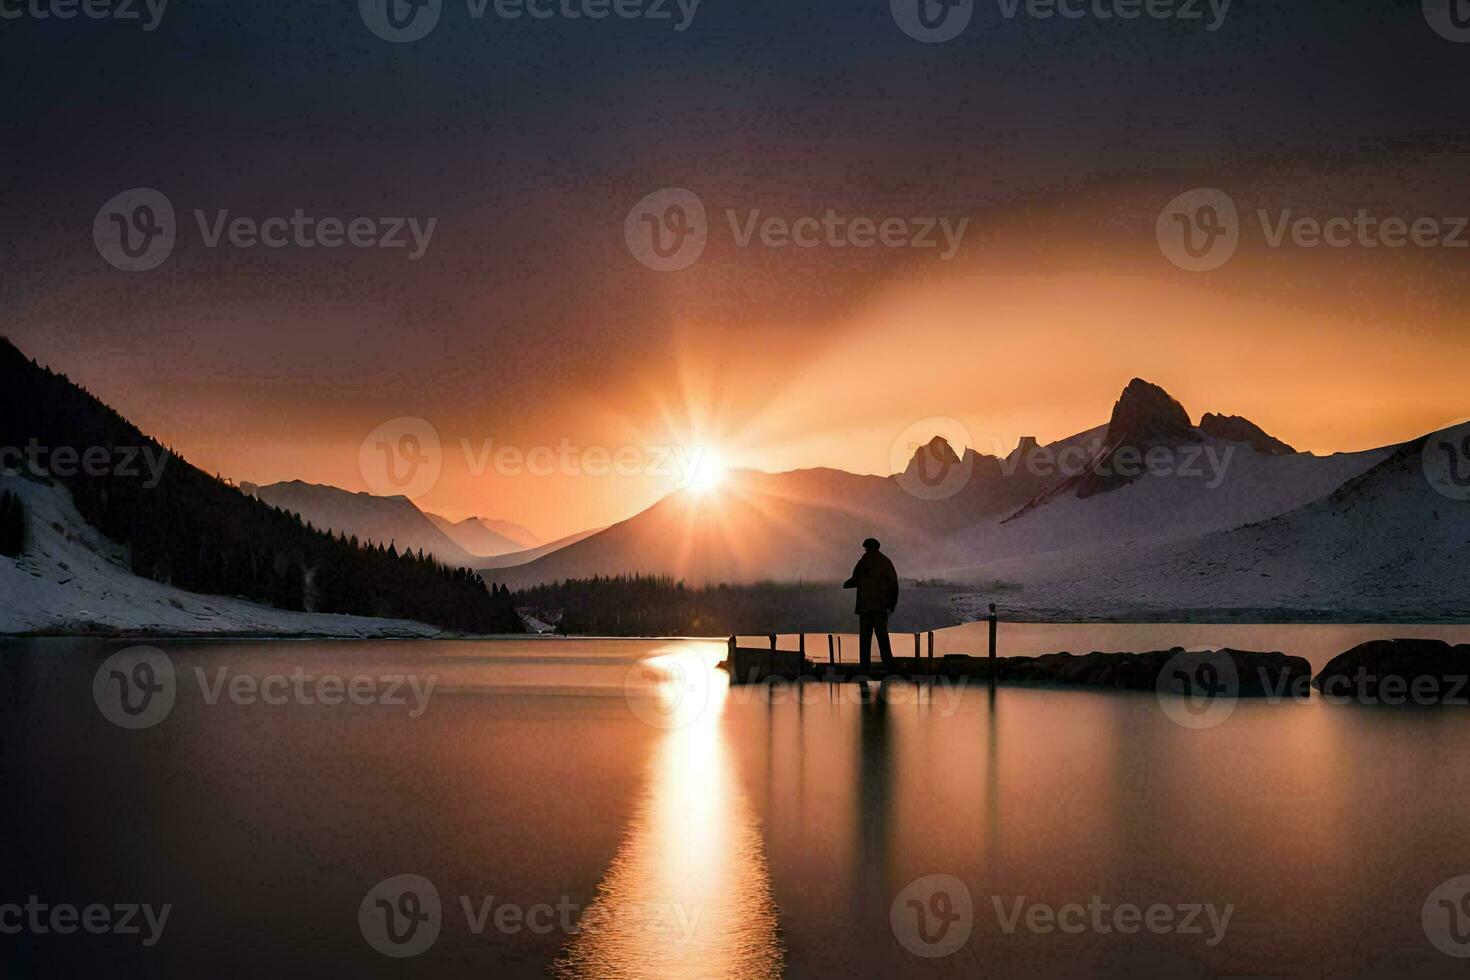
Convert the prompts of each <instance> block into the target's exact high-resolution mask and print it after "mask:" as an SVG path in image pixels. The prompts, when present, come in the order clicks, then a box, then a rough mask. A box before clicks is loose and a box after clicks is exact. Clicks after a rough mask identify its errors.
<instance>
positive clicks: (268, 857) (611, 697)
mask: <svg viewBox="0 0 1470 980" xmlns="http://www.w3.org/2000/svg"><path fill="white" fill-rule="evenodd" d="M983 636H984V633H983V626H981V627H977V626H969V627H962V628H959V629H956V630H952V631H946V632H945V633H942V634H940V635H939V638H938V641H937V649H938V652H940V653H944V652H952V651H959V650H965V651H967V652H983V648H984V640H983ZM1371 636H1444V637H1446V638H1449V639H1454V640H1457V641H1459V642H1470V629H1466V628H1443V627H1413V626H1392V627H1340V626H1303V627H1296V626H1289V627H1271V626H1253V625H1252V626H1225V627H1209V626H1168V625H1157V624H1149V625H1146V626H1120V625H1097V626H1091V625H1090V626H1042V625H1026V626H1016V625H1006V626H1003V627H1002V633H1001V637H1002V651H1001V652H1002V654H1024V653H1043V652H1053V651H1055V650H1060V649H1068V650H1071V651H1073V652H1075V653H1085V652H1087V651H1089V650H1092V649H1103V650H1110V649H1119V650H1143V649H1152V648H1168V647H1171V646H1174V645H1180V646H1186V647H1189V646H1206V645H1207V646H1219V645H1232V646H1236V647H1240V648H1246V649H1262V650H1270V649H1279V650H1282V651H1284V652H1287V653H1297V654H1300V655H1303V656H1306V657H1307V658H1308V659H1309V660H1311V661H1312V663H1313V666H1314V668H1316V667H1320V666H1321V665H1322V663H1324V662H1325V661H1326V660H1327V659H1328V658H1330V657H1331V656H1333V655H1335V654H1336V653H1338V652H1341V651H1342V650H1344V649H1347V648H1348V647H1349V646H1351V645H1353V644H1354V643H1357V642H1360V641H1361V640H1363V639H1367V638H1370V637H1371ZM846 642H847V643H851V642H852V641H851V639H850V638H849V639H848V640H847V641H846ZM905 643H907V644H908V646H907V647H905V645H904V644H905ZM815 644H816V640H815V638H813V639H809V641H808V650H809V652H811V653H816V647H815ZM151 645H152V646H153V647H154V648H156V649H157V650H159V651H161V652H162V659H159V658H158V656H157V655H148V656H149V657H151V658H152V659H146V658H145V659H144V660H139V659H137V658H136V657H135V656H134V655H133V654H131V653H128V654H126V655H124V656H123V657H121V658H120V659H115V660H109V658H110V657H113V655H115V654H118V653H119V652H120V651H125V650H127V649H128V648H129V647H130V646H131V644H128V643H124V642H114V641H96V640H34V641H16V640H10V641H0V778H3V785H4V786H5V788H6V802H5V812H6V817H5V824H6V826H5V833H4V837H3V842H0V963H3V965H4V967H5V971H4V972H5V973H6V975H18V976H29V975H48V976H59V975H67V974H68V973H71V974H72V975H81V974H80V973H78V972H76V971H83V970H86V971H91V972H97V971H102V972H105V973H106V974H107V975H114V976H159V975H171V974H174V973H179V974H184V973H187V974H189V975H197V974H200V973H206V974H207V975H211V976H223V977H234V976H261V975H268V974H273V975H285V976H301V975H309V974H310V973H313V972H319V973H323V974H328V975H344V976H347V975H363V976H436V977H437V976H460V975H464V976H481V977H482V976H496V977H499V976H545V975H548V974H552V975H562V976H577V977H583V976H585V977H599V978H601V977H613V978H624V977H626V978H633V977H657V976H669V977H680V978H683V977H716V976H739V977H746V976H776V975H786V976H797V977H807V976H839V975H840V976H861V977H869V976H911V975H920V976H931V975H932V976H940V975H952V974H957V973H965V974H983V975H988V976H1000V977H1010V976H1025V977H1038V976H1046V977H1050V976H1099V975H1101V976H1132V977H1136V976H1140V975H1142V976H1155V975H1167V976H1200V977H1206V976H1220V975H1249V976H1324V975H1328V976H1379V975H1381V976H1421V975H1422V976H1452V975H1454V976H1458V975H1463V973H1464V970H1465V968H1466V964H1467V960H1465V959H1459V958H1455V957H1452V956H1450V955H1448V954H1447V953H1445V952H1442V951H1441V949H1440V948H1438V947H1437V946H1436V942H1438V943H1439V945H1440V946H1444V947H1447V948H1449V949H1451V950H1457V949H1459V948H1460V947H1461V946H1462V945H1463V946H1464V947H1465V949H1464V951H1465V952H1470V901H1465V902H1462V901H1461V898H1462V897H1463V894H1464V890H1465V889H1470V883H1467V884H1465V885H1456V884H1454V883H1451V884H1450V885H1449V886H1448V890H1444V889H1441V886H1442V885H1444V884H1445V883H1446V882H1449V881H1450V880H1451V879H1454V878H1456V877H1458V876H1460V875H1470V834H1467V833H1466V832H1465V830H1466V826H1467V814H1470V783H1467V779H1466V775H1467V773H1470V711H1467V710H1466V709H1464V708H1459V709H1455V708H1383V707H1377V708H1370V707H1361V706H1347V705H1333V704H1327V703H1324V702H1323V701H1321V700H1319V699H1313V700H1310V701H1307V702H1305V703H1296V702H1285V703H1279V704H1271V703H1266V702H1258V701H1242V702H1240V703H1239V704H1238V705H1237V706H1236V707H1235V709H1234V710H1233V712H1231V713H1230V715H1229V717H1228V718H1227V719H1225V720H1224V721H1223V722H1222V723H1220V724H1218V725H1215V726H1214V727H1210V728H1204V729H1192V728H1187V727H1183V726H1181V725H1179V724H1176V723H1175V722H1174V721H1172V720H1171V716H1170V713H1169V712H1168V711H1166V710H1164V708H1163V706H1162V705H1161V704H1160V702H1159V700H1158V699H1157V698H1156V697H1155V696H1153V695H1152V694H1137V693H1122V692H1098V691H1056V690H1036V689H1020V688H1009V689H1008V688H1001V689H999V690H998V691H997V692H995V693H994V694H991V693H990V692H989V691H988V690H987V689H985V688H984V687H973V688H968V689H962V688H949V687H935V688H920V687H915V686H913V685H907V684H898V685H893V686H890V687H888V688H885V689H884V691H883V692H877V691H876V689H875V691H874V692H872V693H870V695H869V696H867V697H863V696H862V695H861V691H860V689H859V688H858V687H856V686H853V685H847V686H829V685H826V684H823V683H813V684H807V685H804V686H803V687H801V688H800V690H799V696H798V693H797V692H792V691H790V690H788V691H784V692H778V694H777V696H776V697H774V698H770V697H764V696H762V695H761V694H760V692H758V691H756V690H753V689H730V688H728V687H727V685H726V684H725V682H724V677H723V674H721V673H719V672H717V671H713V670H712V665H713V664H714V663H715V662H716V661H717V660H719V659H720V657H721V656H722V655H723V651H724V647H723V644H722V643H712V642H704V641H649V640H556V639H535V640H524V641H488V642H427V641H374V642H349V641H339V642H327V643H323V642H276V643H261V642H157V643H154V644H151ZM790 645H792V641H791V640H790V639H789V638H787V639H786V640H784V641H783V646H790ZM825 646H826V641H825V638H822V639H821V642H820V647H821V652H822V653H823V654H825ZM911 648H912V640H910V639H905V640H900V641H899V643H898V651H899V652H900V653H906V652H908V650H910V649H911ZM855 649H856V648H855V645H854V646H850V647H847V650H848V653H849V658H852V657H853V656H854V655H855ZM140 663H146V667H145V668H144V669H143V672H142V673H139V672H138V671H137V668H138V666H139V664H140ZM114 671H116V674H114ZM400 677H401V678H405V680H404V681H402V682H401V683H400V682H398V681H396V680H395V678H400ZM431 680H432V682H433V687H432V689H430V688H428V686H427V685H428V684H429V682H430V681H431ZM94 681H95V682H96V688H95V691H94ZM410 681H411V682H413V683H415V684H417V685H418V687H417V690H415V688H414V687H412V686H411V685H410V683H409V682H410ZM142 684H147V685H151V686H152V687H155V688H157V690H156V691H154V693H153V694H152V695H151V696H149V697H148V698H144V696H143V694H142V693H141V692H142V690H143V689H142V687H141V686H135V687H128V685H142ZM125 691H126V692H127V693H128V695H129V697H130V700H129V701H128V707H129V708H130V709H134V710H136V711H137V712H138V713H137V714H128V713H127V712H126V711H121V712H120V705H121V704H122V703H123V702H122V700H121V699H122V696H123V694H124V692H125ZM170 691H171V693H172V702H171V704H165V702H166V701H167V692H170ZM349 694H350V696H349ZM323 700H326V701H329V702H331V701H342V702H343V703H322V701H323ZM354 700H356V701H357V702H360V703H352V702H353V701H354ZM400 701H401V702H402V703H399V702H400ZM272 702H276V703H272ZM385 702H386V703H385ZM109 716H110V717H113V718H118V719H120V720H122V722H123V724H124V725H136V726H145V727H123V725H120V724H116V723H114V721H112V720H109ZM401 876H414V877H412V878H404V877H401ZM1436 889H1440V891H1436ZM31 896H36V899H35V902H31V904H32V905H36V904H37V903H44V904H45V909H44V910H41V911H38V912H36V913H35V916H36V921H38V922H39V928H38V927H37V926H36V925H35V923H34V922H33V921H32V920H31V918H29V917H30V916H31V913H30V912H27V911H26V910H25V909H24V908H21V909H19V910H15V911H11V912H7V910H6V904H7V903H15V904H17V905H20V906H25V905H26V904H27V903H28V902H30V897H31ZM135 903H136V904H146V905H148V906H149V907H150V910H151V911H152V912H153V913H154V916H155V918H157V917H158V914H159V912H160V910H161V909H162V908H163V907H164V906H165V905H167V906H168V907H169V911H168V917H167V919H166V920H164V921H163V924H162V926H161V928H151V927H150V925H149V924H148V921H147V920H146V918H145V916H144V914H143V913H142V912H140V913H138V914H137V915H136V916H135V917H133V924H134V925H136V926H138V927H140V931H139V932H138V933H126V934H117V933H116V932H114V931H111V930H110V929H109V930H108V931H103V927H102V926H101V923H102V922H103V921H104V919H103V915H104V913H103V912H101V911H98V912H96V913H95V915H96V916H97V918H96V920H95V923H96V924H97V926H98V928H97V934H93V933H91V932H88V931H87V930H86V929H82V928H78V929H76V931H74V932H69V933H65V934H58V931H57V929H55V928H53V927H54V926H59V927H61V928H65V926H66V925H68V924H72V925H73V926H74V925H75V921H76V920H75V919H67V918H66V917H65V912H64V911H63V912H62V917H61V918H60V919H57V918H54V917H53V916H54V913H55V912H56V910H57V909H58V908H62V907H64V906H74V907H75V908H76V909H77V910H82V911H78V912H77V913H75V915H76V916H78V917H79V916H80V915H82V914H83V911H85V910H86V908H87V907H88V906H105V907H106V908H107V911H106V921H108V922H111V923H114V924H116V923H119V922H120V921H121V917H122V915H123V914H124V911H123V907H124V906H127V905H131V904H135ZM1442 903H1443V904H1442ZM1130 910H1131V911H1130ZM1227 916H1228V917H1227ZM17 924H19V925H21V929H20V931H19V932H14V931H13V930H12V929H11V927H13V926H15V925H17ZM42 930H45V931H42ZM155 936H156V938H157V941H156V942H153V943H152V944H151V945H148V944H147V943H148V942H149V940H150V939H152V938H154V937H155ZM1461 938H1464V939H1465V943H1464V944H1461V943H1460V942H1459V940H1460V939H1461ZM380 949H384V950H386V951H387V952H388V953H393V954H402V953H405V952H407V953H412V954H413V955H408V956H399V955H386V954H385V952H381V951H380ZM941 952H942V953H947V955H944V956H938V957H935V956H932V955H930V954H934V953H941Z"/></svg>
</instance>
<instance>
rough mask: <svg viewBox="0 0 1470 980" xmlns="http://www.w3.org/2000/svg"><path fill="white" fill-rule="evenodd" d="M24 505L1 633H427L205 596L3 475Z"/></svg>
mask: <svg viewBox="0 0 1470 980" xmlns="http://www.w3.org/2000/svg"><path fill="white" fill-rule="evenodd" d="M0 489H3V490H11V491H13V492H15V493H16V494H17V495H19V496H20V498H21V500H22V501H23V503H24V506H25V512H26V519H27V537H28V544H27V548H26V553H25V554H24V555H23V556H22V557H20V558H19V559H16V558H8V557H5V556H3V555H0V633H33V632H71V633H149V634H192V633H235V634H264V635H291V636H342V637H380V636H394V637H421V636H437V635H439V632H440V631H439V630H437V629H435V628H434V627H432V626H428V625H426V624H424V623H415V622H411V621H408V620H395V619H370V618H367V617H362V616H338V615H323V614H316V613H298V612H287V611H284V610H280V609H272V608H270V607H269V606H262V605H258V604H256V603H253V602H247V601H245V600H242V599H230V598H222V597H218V596H205V595H198V594H196V593H193V592H185V591H184V590H182V589H176V588H173V587H171V586H168V585H164V584H161V583H159V582H154V581H151V580H149V579H145V578H140V577H138V576H136V575H133V574H132V573H131V572H129V571H128V568H127V562H126V559H125V555H124V552H123V549H122V548H121V547H119V546H118V545H116V544H114V543H113V542H111V541H109V540H107V539H106V538H104V537H103V536H102V535H100V534H99V533H98V532H97V531H95V530H94V529H93V528H92V527H90V526H89V525H88V524H87V523H86V522H85V521H83V520H82V518H81V516H80V515H79V514H78V513H77V511H76V508H75V507H74V506H72V500H71V495H70V494H68V493H67V491H66V490H65V489H64V488H62V487H61V486H59V485H57V484H54V483H45V482H40V481H38V480H35V479H27V478H23V477H20V476H4V475H0Z"/></svg>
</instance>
